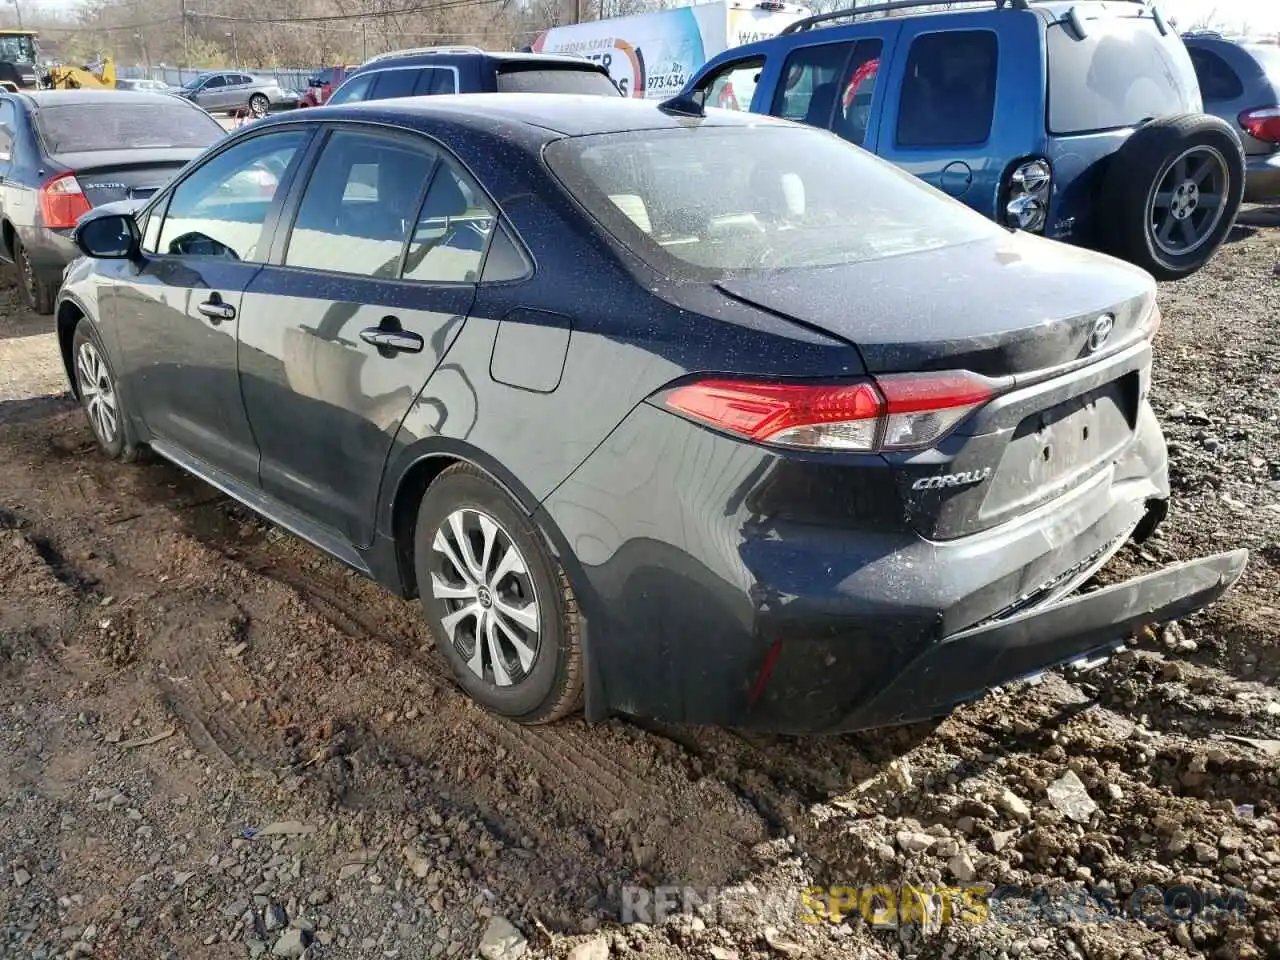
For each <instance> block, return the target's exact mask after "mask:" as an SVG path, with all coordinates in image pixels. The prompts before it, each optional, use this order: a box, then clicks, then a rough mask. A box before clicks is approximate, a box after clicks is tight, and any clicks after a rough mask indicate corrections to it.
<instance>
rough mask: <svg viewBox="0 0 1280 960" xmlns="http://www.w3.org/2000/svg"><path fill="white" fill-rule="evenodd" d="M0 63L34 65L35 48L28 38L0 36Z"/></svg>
mask: <svg viewBox="0 0 1280 960" xmlns="http://www.w3.org/2000/svg"><path fill="white" fill-rule="evenodd" d="M0 61H5V62H8V63H35V62H36V47H35V44H34V43H32V42H31V38H30V37H16V36H12V35H10V36H7V37H3V36H0Z"/></svg>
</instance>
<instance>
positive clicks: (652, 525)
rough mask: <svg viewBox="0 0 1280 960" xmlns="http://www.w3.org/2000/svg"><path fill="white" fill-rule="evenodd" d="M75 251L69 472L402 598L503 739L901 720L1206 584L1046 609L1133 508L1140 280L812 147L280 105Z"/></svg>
mask: <svg viewBox="0 0 1280 960" xmlns="http://www.w3.org/2000/svg"><path fill="white" fill-rule="evenodd" d="M77 238H78V242H79V244H80V246H81V248H82V249H83V250H84V252H85V253H86V254H88V259H85V260H84V261H82V262H80V263H78V264H77V265H76V266H75V267H73V268H72V270H71V271H70V272H69V274H68V276H67V279H66V283H65V286H64V287H63V290H62V292H61V296H60V299H59V301H58V304H57V328H58V332H59V336H60V341H61V344H62V350H63V353H64V358H65V362H66V368H67V372H68V375H69V377H70V378H71V383H72V386H73V388H74V390H75V393H76V395H77V396H78V397H79V399H80V401H81V402H82V403H83V405H84V407H85V410H86V411H87V413H88V419H89V422H90V424H91V425H92V428H93V430H94V432H95V434H96V436H97V439H98V443H99V445H100V446H101V448H102V450H103V451H104V452H105V453H106V454H107V455H108V456H113V457H119V458H122V459H130V458H132V457H134V456H135V455H136V454H137V453H139V451H141V450H142V449H144V448H150V450H152V451H154V452H155V453H156V454H158V455H160V456H161V457H164V458H167V459H168V460H171V461H173V462H174V463H176V464H178V465H179V466H181V467H183V468H185V469H186V470H189V471H190V472H192V473H194V474H196V475H197V476H199V477H202V478H204V479H205V480H207V481H208V482H209V483H211V484H213V485H214V486H215V487H218V488H220V489H222V490H223V491H225V492H227V493H228V494H230V495H231V496H233V497H235V498H236V499H238V500H240V501H242V502H243V503H245V504H247V505H249V506H250V507H252V508H253V509H255V510H257V511H258V512H260V513H261V514H262V515H264V516H265V517H267V518H269V519H270V520H272V521H274V522H275V523H278V524H279V525H281V526H283V527H286V528H287V529H289V530H291V531H293V532H294V533H296V534H297V535H298V536H300V537H303V538H305V539H307V540H309V541H310V542H311V543H313V544H315V545H316V546H317V547H319V548H320V549H322V550H324V551H327V552H328V553H330V554H332V555H333V556H335V557H336V558H338V559H339V560H341V561H343V562H344V563H346V564H348V565H349V566H351V567H353V568H355V569H356V570H358V571H361V572H363V573H365V574H367V575H368V576H370V577H373V578H375V579H376V580H378V581H379V582H381V583H382V584H385V586H386V587H387V588H388V589H390V590H392V591H394V592H395V593H397V594H400V595H403V596H406V597H415V596H416V597H418V598H420V600H421V604H422V609H423V611H424V614H425V616H426V617H427V620H428V622H429V624H430V626H431V628H432V631H433V633H434V635H435V637H436V640H437V642H438V644H439V647H440V650H441V651H442V653H443V655H444V657H445V658H446V659H447V660H448V663H449V665H450V667H451V668H452V671H453V673H454V674H455V675H456V677H457V680H458V682H459V683H460V684H461V685H462V687H464V688H465V690H466V691H467V692H468V693H469V694H470V695H471V696H472V697H474V698H475V699H476V700H477V701H479V702H480V703H481V704H483V705H484V706H485V707H487V708H489V709H491V710H493V711H496V712H498V713H500V714H503V715H505V716H508V717H511V718H514V719H516V720H519V721H522V722H526V723H534V722H542V721H548V720H553V719H556V718H559V717H562V716H564V715H566V714H568V713H570V712H571V711H573V710H575V709H577V708H578V707H579V706H580V705H585V710H586V714H587V716H588V718H592V719H594V718H600V717H603V716H606V715H609V714H611V713H625V714H635V715H644V716H649V717H656V718H662V719H666V720H672V721H689V722H697V723H714V724H722V725H732V726H742V727H754V728H758V729H767V730H774V731H787V732H795V733H799V732H820V731H837V730H848V729H856V728H866V727H872V726H878V725H884V724H892V723H898V722H904V721H911V720H916V719H924V718H932V717H936V716H939V715H942V714H945V713H946V712H947V711H948V710H949V709H950V708H951V707H953V706H954V705H956V704H958V703H961V702H964V701H966V700H969V699H972V698H974V697H976V696H979V695H980V694H981V693H982V692H983V691H985V690H987V689H989V688H990V687H992V686H995V685H1000V684H1004V683H1006V682H1010V681H1013V680H1016V679H1019V678H1022V677H1025V676H1027V675H1029V674H1032V673H1035V672H1038V671H1040V670H1042V669H1045V668H1047V667H1051V666H1054V665H1057V664H1063V663H1067V662H1074V661H1077V660H1082V659H1089V660H1092V659H1093V658H1095V657H1096V656H1098V655H1099V654H1100V653H1105V652H1107V651H1109V650H1111V649H1114V648H1115V646H1116V645H1118V644H1120V643H1123V642H1124V641H1125V639H1126V638H1127V637H1128V636H1130V635H1132V634H1133V633H1134V632H1135V631H1137V630H1139V629H1141V628H1142V627H1143V626H1145V625H1147V624H1150V623H1155V622H1159V621H1163V620H1168V619H1171V618H1174V617H1179V616H1183V615H1185V614H1187V613H1190V612H1191V611H1193V610H1196V609H1198V608H1200V607H1203V606H1205V605H1206V604H1208V603H1210V602H1212V601H1213V600H1215V599H1216V598H1217V597H1219V596H1220V595H1221V594H1222V593H1224V592H1225V591H1226V590H1227V589H1228V588H1229V587H1230V586H1231V584H1232V583H1233V582H1234V581H1235V580H1236V579H1237V578H1238V577H1239V575H1240V573H1241V571H1242V569H1243V567H1244V565H1245V562H1246V556H1245V554H1244V553H1243V552H1237V553H1228V554H1222V555H1218V556H1213V557H1209V558H1205V559H1201V560H1197V561H1193V562H1190V563H1185V564H1182V565H1179V566H1176V567H1172V568H1169V569H1166V570H1163V571H1160V572H1157V573H1154V574H1151V575H1149V576H1146V577H1144V578H1141V579H1138V580H1133V581H1129V582H1127V583H1122V584H1119V585H1116V586H1111V587H1107V588H1104V589H1098V590H1094V591H1091V592H1088V593H1084V594H1082V595H1078V594H1077V590H1078V588H1079V587H1080V586H1081V585H1082V584H1083V583H1084V582H1085V581H1086V580H1089V579H1090V578H1091V575H1092V574H1093V573H1094V572H1095V571H1096V570H1097V569H1098V568H1099V567H1100V566H1101V565H1102V564H1103V563H1105V562H1106V561H1107V559H1108V558H1109V557H1110V556H1111V555H1112V554H1113V553H1114V552H1115V551H1116V550H1117V549H1118V548H1119V547H1120V546H1121V545H1123V544H1124V543H1125V542H1126V540H1128V539H1129V538H1131V537H1137V538H1141V537H1143V536H1145V535H1147V534H1149V533H1150V531H1151V529H1152V528H1153V527H1154V526H1155V524H1156V523H1157V522H1158V521H1159V520H1160V518H1161V517H1162V516H1163V513H1164V509H1165V503H1166V501H1167V499H1168V496H1169V487H1168V482H1167V478H1166V454H1165V446H1164V441H1163V439H1162V437H1161V433H1160V428H1159V426H1158V425H1157V423H1156V420H1155V418H1154V416H1153V414H1152V411H1151V408H1150V406H1149V404H1148V402H1147V391H1148V389H1149V386H1150V382H1151V359H1152V348H1151V337H1152V335H1153V334H1154V332H1155V330H1156V326H1157V325H1158V323H1159V319H1160V315H1159V312H1158V310H1157V309H1156V305H1155V287H1154V284H1153V282H1152V280H1151V279H1150V277H1148V276H1147V275H1146V274H1144V273H1142V272H1140V271H1138V270H1136V269H1134V268H1132V267H1129V266H1126V265H1124V264H1121V263H1119V262H1116V261H1114V260H1110V259H1107V258H1105V257H1102V256H1099V255H1096V254H1093V253H1088V252H1085V251H1082V250H1078V249H1072V248H1068V247H1064V246H1060V245H1058V244H1055V243H1053V242H1051V241H1046V240H1043V239H1039V238H1036V237H1033V236H1028V235H1023V234H1015V233H1010V232H1007V231H1005V230H1004V229H1002V228H1000V227H997V226H995V225H994V224H992V223H990V222H988V221H987V220H986V219H984V218H983V217H981V216H979V215H978V214H975V213H972V212H971V211H969V210H968V209H967V208H965V207H964V206H962V205H960V204H959V203H956V202H954V201H952V200H950V199H948V198H946V197H944V196H943V195H942V194H940V193H937V192H935V191H934V190H933V189H932V188H930V187H927V186H925V185H924V184H922V183H921V182H919V181H918V180H916V179H914V178H913V177H911V176H909V175H908V174H905V173H902V172H900V171H898V170H897V169H895V168H894V167H892V166H890V165H889V164H887V163H885V162H882V161H880V160H878V159H876V158H875V157H873V156H871V155H869V154H867V153H865V152H863V151H861V150H859V149H857V148H855V147H851V146H849V145H847V144H845V143H844V142H843V141H841V140H839V139H837V138H835V137H834V136H831V135H830V134H828V133H825V132H822V131H818V130H814V129H811V128H808V127H803V126H799V125H793V124H790V123H788V122H786V121H782V120H773V119H769V118H765V117H760V116H756V115H740V114H734V113H727V112H718V111H707V112H706V114H705V115H704V114H703V113H702V112H701V110H700V108H699V107H697V106H696V105H694V104H690V103H687V102H684V101H679V100H677V101H673V102H668V103H666V104H662V105H655V104H653V103H646V102H640V101H635V100H623V99H617V100H608V99H605V98H594V97H590V98H589V97H571V96H537V95H502V94H487V95H478V96H457V97H431V98H418V99H409V100H397V101H386V102H374V103H367V104H361V105H354V106H343V107H338V108H325V109H321V110H307V111H303V112H302V113H300V114H296V115H289V116H282V117H279V118H275V119H267V120H264V121H261V122H259V123H257V124H254V125H253V126H252V127H248V128H246V129H245V130H244V131H242V132H240V133H237V134H235V135H232V136H230V137H228V138H227V139H226V140H225V141H224V142H221V143H219V144H218V145H216V146H215V147H213V148H211V149H210V150H208V151H206V152H205V153H204V154H203V155H202V156H201V157H199V158H198V159H197V160H195V161H194V162H193V163H192V164H190V165H189V166H188V167H186V168H185V169H184V170H183V172H182V173H181V174H180V175H179V176H178V177H177V178H175V180H174V181H173V182H172V183H170V184H169V185H168V186H166V187H165V188H164V189H163V190H162V191H161V192H160V193H159V194H158V195H157V196H155V197H154V198H152V200H151V201H150V202H149V203H148V204H147V205H146V206H145V207H144V208H142V209H141V210H140V211H138V212H137V213H136V214H132V215H131V214H128V213H121V212H119V211H112V210H103V211H96V212H95V213H94V214H92V215H90V216H89V217H87V218H86V219H85V220H84V221H83V222H82V223H81V225H80V227H79V230H78V233H77Z"/></svg>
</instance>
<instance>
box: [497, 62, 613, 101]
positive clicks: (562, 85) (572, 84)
mask: <svg viewBox="0 0 1280 960" xmlns="http://www.w3.org/2000/svg"><path fill="white" fill-rule="evenodd" d="M498 92H499V93H577V94H588V95H594V96H598V97H620V96H622V94H621V93H620V92H619V91H618V88H617V87H616V86H614V83H613V81H612V80H610V79H609V77H608V76H607V75H606V74H604V73H601V72H600V71H599V70H575V69H574V68H572V67H569V68H564V67H559V68H557V67H551V68H548V67H518V66H508V67H502V68H501V69H500V70H499V71H498Z"/></svg>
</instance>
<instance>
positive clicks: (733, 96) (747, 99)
mask: <svg viewBox="0 0 1280 960" xmlns="http://www.w3.org/2000/svg"><path fill="white" fill-rule="evenodd" d="M763 69H764V58H763V57H755V58H753V59H751V60H739V61H737V62H736V63H729V64H725V65H724V66H723V67H721V68H720V69H719V70H717V71H716V72H715V73H713V74H711V76H709V77H704V78H703V80H702V82H701V83H700V84H698V90H697V95H698V96H699V97H700V98H701V100H702V104H703V106H706V107H719V108H720V109H721V110H743V111H745V110H750V109H751V98H752V97H754V96H755V94H756V84H758V83H759V82H760V71H761V70H763Z"/></svg>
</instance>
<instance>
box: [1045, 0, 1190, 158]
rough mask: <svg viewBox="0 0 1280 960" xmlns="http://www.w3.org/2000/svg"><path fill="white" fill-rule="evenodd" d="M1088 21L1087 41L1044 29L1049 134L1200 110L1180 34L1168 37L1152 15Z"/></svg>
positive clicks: (1061, 28) (1059, 28) (1057, 28)
mask: <svg viewBox="0 0 1280 960" xmlns="http://www.w3.org/2000/svg"><path fill="white" fill-rule="evenodd" d="M1087 23H1088V27H1089V31H1088V36H1087V37H1084V38H1083V39H1082V38H1080V37H1077V36H1076V35H1075V33H1073V32H1072V31H1071V30H1070V28H1069V27H1068V26H1067V25H1066V24H1061V23H1055V24H1053V25H1052V26H1050V27H1049V28H1048V29H1047V30H1046V31H1045V39H1046V43H1047V49H1048V54H1049V111H1048V113H1049V116H1048V121H1049V132H1050V133H1055V134H1071V133H1091V132H1094V131H1100V130H1120V129H1124V128H1127V127H1133V126H1137V125H1138V124H1140V123H1142V122H1143V121H1145V120H1147V119H1150V118H1152V117H1170V116H1174V115H1176V114H1180V113H1198V112H1200V110H1201V108H1202V107H1203V99H1202V97H1201V95H1200V84H1199V83H1198V82H1197V80H1196V71H1195V67H1194V66H1193V64H1192V62H1191V56H1190V54H1188V53H1187V48H1186V45H1185V44H1184V43H1183V42H1182V38H1181V37H1179V36H1178V35H1177V34H1176V33H1174V32H1173V31H1170V32H1169V34H1168V35H1167V36H1166V35H1164V34H1162V33H1161V32H1160V28H1159V27H1158V26H1157V25H1156V21H1155V18H1154V17H1151V16H1149V15H1144V16H1138V17H1119V16H1113V17H1105V18H1103V17H1100V18H1098V19H1096V20H1089V21H1087Z"/></svg>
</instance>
